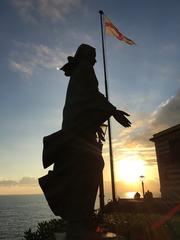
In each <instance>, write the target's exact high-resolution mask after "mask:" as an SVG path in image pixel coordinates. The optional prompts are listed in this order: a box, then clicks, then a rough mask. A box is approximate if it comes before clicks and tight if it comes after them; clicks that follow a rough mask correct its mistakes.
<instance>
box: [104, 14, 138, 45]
mask: <svg viewBox="0 0 180 240" xmlns="http://www.w3.org/2000/svg"><path fill="white" fill-rule="evenodd" d="M104 25H105V33H106V34H107V35H109V36H114V37H116V38H117V39H118V40H120V41H123V42H125V43H127V44H129V45H133V44H135V42H134V41H133V40H131V39H129V38H127V37H126V36H124V34H122V33H120V32H119V30H118V29H117V28H116V27H115V26H114V25H113V24H112V22H111V21H110V20H109V19H108V18H107V17H106V16H104Z"/></svg>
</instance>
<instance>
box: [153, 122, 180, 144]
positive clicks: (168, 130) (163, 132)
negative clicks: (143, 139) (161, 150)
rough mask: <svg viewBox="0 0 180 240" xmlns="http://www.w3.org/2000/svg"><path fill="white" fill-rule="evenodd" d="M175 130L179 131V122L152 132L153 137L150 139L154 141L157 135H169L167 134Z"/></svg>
mask: <svg viewBox="0 0 180 240" xmlns="http://www.w3.org/2000/svg"><path fill="white" fill-rule="evenodd" d="M177 131H180V124H177V125H175V126H173V127H170V128H168V129H166V130H163V131H161V132H158V133H156V134H154V135H153V137H152V138H150V141H154V140H156V139H157V138H159V137H162V136H165V135H169V134H171V133H173V132H177Z"/></svg>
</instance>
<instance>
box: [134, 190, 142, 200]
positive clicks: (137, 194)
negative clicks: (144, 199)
mask: <svg viewBox="0 0 180 240" xmlns="http://www.w3.org/2000/svg"><path fill="white" fill-rule="evenodd" d="M140 198H141V194H140V193H139V192H136V193H135V194H134V199H135V200H139V199H140Z"/></svg>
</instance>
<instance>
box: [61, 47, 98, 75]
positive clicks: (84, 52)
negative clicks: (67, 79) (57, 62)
mask: <svg viewBox="0 0 180 240" xmlns="http://www.w3.org/2000/svg"><path fill="white" fill-rule="evenodd" d="M67 59H68V63H66V64H65V65H64V66H63V67H62V68H61V70H63V71H64V73H65V75H66V76H71V74H72V72H73V70H74V68H75V67H76V65H77V64H78V63H79V62H81V61H87V62H89V63H90V64H92V65H94V64H95V63H96V49H95V48H93V47H91V46H90V45H87V44H81V45H80V46H79V47H78V49H77V51H76V53H75V55H74V57H71V56H69V57H68V58H67Z"/></svg>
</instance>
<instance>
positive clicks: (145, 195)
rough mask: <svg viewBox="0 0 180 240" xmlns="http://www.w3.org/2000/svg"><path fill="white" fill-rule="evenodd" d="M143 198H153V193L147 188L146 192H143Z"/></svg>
mask: <svg viewBox="0 0 180 240" xmlns="http://www.w3.org/2000/svg"><path fill="white" fill-rule="evenodd" d="M144 199H145V200H152V199H153V194H152V192H150V191H149V190H147V192H145V194H144Z"/></svg>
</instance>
